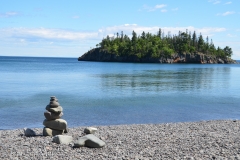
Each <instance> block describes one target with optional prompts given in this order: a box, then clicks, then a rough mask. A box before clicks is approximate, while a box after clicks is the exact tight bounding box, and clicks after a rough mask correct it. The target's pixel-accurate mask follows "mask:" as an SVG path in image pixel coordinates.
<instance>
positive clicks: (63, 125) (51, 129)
mask: <svg viewBox="0 0 240 160" xmlns="http://www.w3.org/2000/svg"><path fill="white" fill-rule="evenodd" d="M44 116H45V118H46V119H45V120H44V121H43V125H44V126H45V127H44V128H43V135H44V136H55V135H61V134H63V133H67V122H66V121H65V120H64V119H60V118H61V117H62V116H63V108H62V107H61V106H60V104H59V102H58V99H57V98H56V97H55V96H51V97H50V103H49V104H48V105H47V106H46V112H44Z"/></svg>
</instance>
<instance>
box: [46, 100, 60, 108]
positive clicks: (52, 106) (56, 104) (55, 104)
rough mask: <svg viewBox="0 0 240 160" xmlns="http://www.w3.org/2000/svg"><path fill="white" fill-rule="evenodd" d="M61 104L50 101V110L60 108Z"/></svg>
mask: <svg viewBox="0 0 240 160" xmlns="http://www.w3.org/2000/svg"><path fill="white" fill-rule="evenodd" d="M59 105H60V104H59V103H58V102H57V101H55V100H54V101H50V103H49V107H50V108H56V107H58V106H59Z"/></svg>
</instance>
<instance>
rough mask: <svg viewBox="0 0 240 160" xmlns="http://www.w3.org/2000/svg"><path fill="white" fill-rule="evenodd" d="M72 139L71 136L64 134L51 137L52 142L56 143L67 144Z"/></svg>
mask: <svg viewBox="0 0 240 160" xmlns="http://www.w3.org/2000/svg"><path fill="white" fill-rule="evenodd" d="M72 140H73V137H72V136H66V135H57V136H54V137H53V142H55V143H57V144H69V143H71V142H72Z"/></svg>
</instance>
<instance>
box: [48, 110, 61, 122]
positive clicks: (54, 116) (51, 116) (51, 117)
mask: <svg viewBox="0 0 240 160" xmlns="http://www.w3.org/2000/svg"><path fill="white" fill-rule="evenodd" d="M44 116H45V118H46V119H47V120H54V119H59V118H61V117H62V116H63V112H57V113H55V112H49V111H46V112H44Z"/></svg>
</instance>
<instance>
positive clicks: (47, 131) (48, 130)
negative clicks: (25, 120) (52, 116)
mask: <svg viewBox="0 0 240 160" xmlns="http://www.w3.org/2000/svg"><path fill="white" fill-rule="evenodd" d="M62 134H63V130H56V129H51V128H48V127H44V128H43V136H56V135H62Z"/></svg>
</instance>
